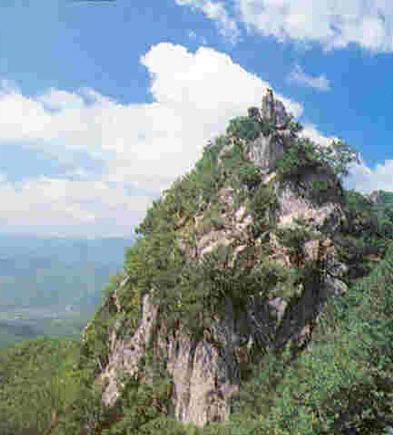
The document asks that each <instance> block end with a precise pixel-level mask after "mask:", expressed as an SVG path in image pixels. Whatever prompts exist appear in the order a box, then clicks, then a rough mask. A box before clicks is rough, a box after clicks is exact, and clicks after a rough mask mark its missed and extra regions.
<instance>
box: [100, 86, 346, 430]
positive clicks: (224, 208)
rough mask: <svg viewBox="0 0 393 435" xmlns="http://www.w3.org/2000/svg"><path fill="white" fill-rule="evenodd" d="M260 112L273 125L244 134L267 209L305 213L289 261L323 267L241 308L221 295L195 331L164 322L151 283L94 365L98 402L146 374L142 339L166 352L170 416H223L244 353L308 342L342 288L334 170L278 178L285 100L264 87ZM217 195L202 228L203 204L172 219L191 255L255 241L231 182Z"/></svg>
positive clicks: (287, 223) (285, 217) (281, 221)
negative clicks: (130, 325) (273, 204)
mask: <svg viewBox="0 0 393 435" xmlns="http://www.w3.org/2000/svg"><path fill="white" fill-rule="evenodd" d="M254 112H255V111H254ZM254 112H253V113H254ZM254 115H255V116H256V113H254ZM260 116H261V118H262V120H264V121H265V122H268V123H271V124H272V125H274V126H276V127H279V128H280V129H279V131H277V129H275V130H274V131H272V132H271V133H269V134H267V135H266V136H264V135H263V134H261V135H260V137H258V138H257V139H256V140H255V141H253V142H251V143H250V144H248V148H247V157H248V158H249V159H250V160H251V161H252V162H254V163H255V164H256V165H258V166H259V167H260V168H261V169H262V170H263V171H264V172H265V174H264V178H263V180H264V182H265V183H266V184H267V183H269V184H272V185H273V188H274V191H275V194H276V197H277V203H278V206H277V209H276V212H275V216H274V219H275V221H276V225H277V227H278V228H287V229H288V228H289V229H291V230H292V231H297V226H296V225H297V223H296V222H297V220H298V219H302V220H303V221H304V222H306V224H307V226H308V229H309V230H310V231H311V232H313V234H315V237H313V238H312V239H311V240H308V241H307V243H305V244H304V247H303V251H302V252H301V254H300V257H299V258H298V259H297V260H296V261H300V262H303V263H311V262H314V263H316V264H319V265H320V266H321V269H322V273H321V274H319V275H316V276H312V277H310V279H309V280H308V281H307V282H306V283H305V284H304V286H303V287H301V288H298V289H295V291H296V292H297V294H296V297H293V298H292V299H289V300H288V299H286V298H284V297H281V296H277V295H274V294H273V295H272V296H269V295H266V294H262V292H261V293H260V294H259V295H258V294H257V295H254V296H253V297H250V299H249V300H248V302H247V304H246V306H245V309H244V310H243V311H242V312H240V313H239V312H238V311H239V310H236V309H235V306H234V303H233V301H232V300H231V299H230V298H229V297H228V298H225V299H224V308H223V310H222V312H221V314H220V315H217V316H216V318H215V320H214V322H213V326H212V327H209V328H206V329H205V330H204V333H203V336H202V337H201V338H199V339H198V340H197V341H196V340H195V339H192V338H191V336H190V334H189V333H188V332H187V330H186V329H185V328H184V327H183V325H181V324H180V323H179V324H178V325H177V327H176V328H175V330H171V331H170V332H169V331H168V328H167V324H166V321H165V313H163V312H161V311H160V307H159V306H158V305H154V304H153V302H152V298H151V293H147V294H145V296H144V297H143V300H142V306H141V313H142V314H141V319H140V322H139V325H138V326H137V327H136V329H135V330H133V331H129V333H128V334H125V335H124V333H123V334H121V333H120V330H121V326H122V325H121V322H120V323H119V324H116V325H115V326H114V327H113V328H112V330H111V332H110V343H109V349H110V351H109V355H108V362H107V364H106V366H105V367H104V368H103V370H102V372H101V374H100V379H101V380H102V381H103V384H104V385H105V388H104V392H103V402H104V403H105V404H106V405H107V406H113V405H114V404H115V403H116V401H117V399H118V397H119V395H120V392H121V389H122V385H121V380H120V379H119V375H125V376H131V377H136V378H138V379H141V381H146V382H148V379H145V380H143V379H142V378H141V377H142V374H141V373H142V372H141V361H142V358H143V356H144V354H145V353H146V350H147V349H149V350H152V352H153V355H154V358H155V359H156V360H157V361H158V360H160V361H164V362H165V366H166V370H167V372H168V374H169V376H170V377H171V380H172V385H173V387H172V393H171V401H172V408H171V409H170V410H168V414H169V415H170V416H173V417H175V418H176V419H178V420H180V421H182V422H184V423H194V424H195V425H197V426H199V427H203V426H204V425H205V424H206V423H207V422H209V421H225V420H227V419H228V417H229V412H230V409H229V404H228V399H229V398H230V396H231V395H232V394H233V393H235V392H237V391H238V390H239V389H240V388H241V366H242V365H244V364H247V363H248V362H249V361H251V354H253V355H255V353H258V352H259V353H260V355H261V358H262V357H263V353H264V351H265V350H267V349H279V348H282V347H284V346H285V345H286V344H287V343H288V342H290V341H293V342H297V343H300V345H301V344H302V343H305V342H307V340H308V339H309V337H310V335H311V333H312V325H313V323H314V322H315V320H316V319H317V317H318V315H319V314H320V313H321V311H322V310H323V306H324V303H325V302H326V300H327V299H328V298H330V297H333V296H337V295H339V294H342V293H343V292H345V290H346V286H345V284H344V283H343V281H342V280H341V279H340V278H341V277H342V275H343V273H344V272H345V265H343V264H342V263H340V262H339V260H338V258H337V253H336V249H335V247H334V245H333V243H332V241H331V240H332V237H331V235H332V234H334V233H335V232H337V231H339V227H340V222H341V220H342V218H343V216H344V211H343V208H342V205H341V202H340V195H341V193H340V191H339V186H338V185H337V183H336V181H335V179H334V177H333V176H332V174H330V173H329V172H328V171H326V170H323V169H315V168H314V169H310V170H307V171H305V172H304V174H303V175H302V177H301V178H300V180H298V182H297V184H295V183H293V182H291V181H285V182H283V181H277V180H276V179H275V173H274V163H275V161H276V160H277V159H278V158H279V157H280V156H281V155H282V153H283V152H285V150H286V149H287V147H289V146H290V145H291V141H292V140H293V138H292V136H291V133H290V132H289V131H288V130H286V128H285V122H286V120H287V113H286V111H285V107H284V105H283V104H282V103H281V102H279V101H276V100H275V99H274V96H273V94H272V93H271V92H268V94H267V95H266V96H265V97H264V99H263V104H262V109H261V112H260ZM314 181H326V182H328V183H330V188H329V189H330V190H328V191H327V192H326V193H325V196H324V197H323V198H315V197H314V196H313V195H312V194H311V187H310V186H311V184H312V183H313V182H314ZM218 196H219V205H220V210H221V214H220V218H221V221H222V225H221V226H218V227H215V228H205V227H204V226H203V214H202V213H201V214H197V215H195V216H193V221H192V223H189V224H187V225H186V224H185V223H184V224H183V226H181V225H180V227H179V245H180V249H181V250H182V251H183V253H184V255H186V256H187V257H189V258H192V259H193V260H195V261H198V260H200V259H201V258H203V257H204V256H205V255H206V254H207V253H209V252H211V251H212V250H213V249H214V248H215V247H217V246H231V247H233V249H234V252H235V253H240V252H242V250H244V249H245V248H246V247H248V246H250V245H252V246H258V244H259V243H261V241H260V240H259V239H253V236H252V232H251V231H250V230H249V228H250V225H251V224H252V222H253V219H252V217H251V215H250V214H249V213H248V211H247V209H246V207H245V206H244V205H242V204H241V205H237V206H235V201H234V191H233V189H232V188H230V187H226V188H223V189H221V190H220V192H219V195H218ZM190 233H191V234H192V235H193V237H194V242H195V243H194V244H193V246H192V247H191V246H190V245H189V244H188V242H187V235H189V234H190ZM269 246H270V251H271V253H270V260H271V261H273V262H277V263H279V264H282V265H284V266H285V267H286V268H291V267H296V263H295V260H294V259H293V257H292V256H291V253H290V252H289V251H288V249H287V248H286V247H285V246H281V245H280V242H279V240H278V237H277V236H276V234H274V233H271V234H270V235H269ZM125 283H126V282H123V283H122V284H120V286H122V285H125ZM115 299H116V298H115ZM113 304H114V305H115V306H116V310H117V311H120V310H121V306H120V305H119V304H118V302H116V300H114V302H113Z"/></svg>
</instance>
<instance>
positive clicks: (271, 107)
mask: <svg viewBox="0 0 393 435" xmlns="http://www.w3.org/2000/svg"><path fill="white" fill-rule="evenodd" d="M261 119H262V121H263V122H266V123H269V124H272V125H274V126H275V127H277V128H281V127H282V128H284V127H285V124H286V121H287V119H288V114H287V112H286V110H285V106H284V104H283V103H282V102H281V101H279V100H276V99H275V98H274V94H273V91H272V89H270V88H268V89H267V91H266V94H265V95H264V96H263V98H262V108H261Z"/></svg>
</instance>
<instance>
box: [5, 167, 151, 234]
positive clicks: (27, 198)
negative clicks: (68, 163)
mask: <svg viewBox="0 0 393 435" xmlns="http://www.w3.org/2000/svg"><path fill="white" fill-rule="evenodd" d="M1 178H2V181H1V188H0V231H1V232H7V231H18V232H35V233H37V234H47V233H48V232H50V233H52V232H53V231H54V230H56V229H59V228H62V229H63V231H65V232H66V233H68V234H70V235H76V234H79V235H105V232H108V231H109V232H112V233H117V234H127V233H129V232H130V230H131V226H132V225H133V224H135V223H137V222H138V220H139V219H140V218H141V217H142V215H143V213H144V211H145V209H146V206H147V205H148V204H149V203H150V201H151V197H150V196H147V195H135V194H134V195H132V194H129V193H127V191H126V189H125V186H123V185H114V186H113V185H110V184H108V183H104V182H101V181H71V180H66V179H51V178H45V177H40V178H36V179H33V180H27V181H24V182H22V183H10V182H8V181H7V180H6V178H5V176H4V174H3V176H2V177H1Z"/></svg>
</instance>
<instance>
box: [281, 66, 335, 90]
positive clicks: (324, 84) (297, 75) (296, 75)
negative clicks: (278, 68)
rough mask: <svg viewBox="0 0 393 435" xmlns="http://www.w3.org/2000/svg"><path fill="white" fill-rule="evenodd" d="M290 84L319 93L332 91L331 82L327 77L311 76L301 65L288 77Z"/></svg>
mask: <svg viewBox="0 0 393 435" xmlns="http://www.w3.org/2000/svg"><path fill="white" fill-rule="evenodd" d="M288 81H289V82H293V83H296V84H298V85H301V86H307V87H309V88H314V89H317V90H319V91H330V89H331V88H330V82H329V80H328V79H327V77H326V76H325V75H323V74H322V75H320V76H311V75H308V74H306V73H305V72H304V71H303V69H302V67H301V66H300V65H296V66H295V68H294V69H293V71H292V72H291V73H290V75H289V77H288Z"/></svg>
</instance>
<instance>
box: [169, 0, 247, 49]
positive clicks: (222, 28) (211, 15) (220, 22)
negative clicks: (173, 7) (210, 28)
mask: <svg viewBox="0 0 393 435" xmlns="http://www.w3.org/2000/svg"><path fill="white" fill-rule="evenodd" d="M175 1H176V3H177V4H178V5H180V6H190V7H192V8H193V9H197V10H200V11H201V12H202V13H203V14H204V15H205V16H206V17H207V18H208V19H210V20H213V21H214V22H215V23H216V24H217V26H218V30H219V33H220V34H221V35H222V36H223V37H224V38H225V39H226V40H227V41H228V42H230V43H231V44H236V43H237V42H238V40H239V38H240V30H239V28H238V26H237V24H236V21H235V20H234V19H233V18H231V17H230V16H229V14H228V11H227V10H226V9H225V7H224V5H223V3H221V2H215V1H211V0H175Z"/></svg>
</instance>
